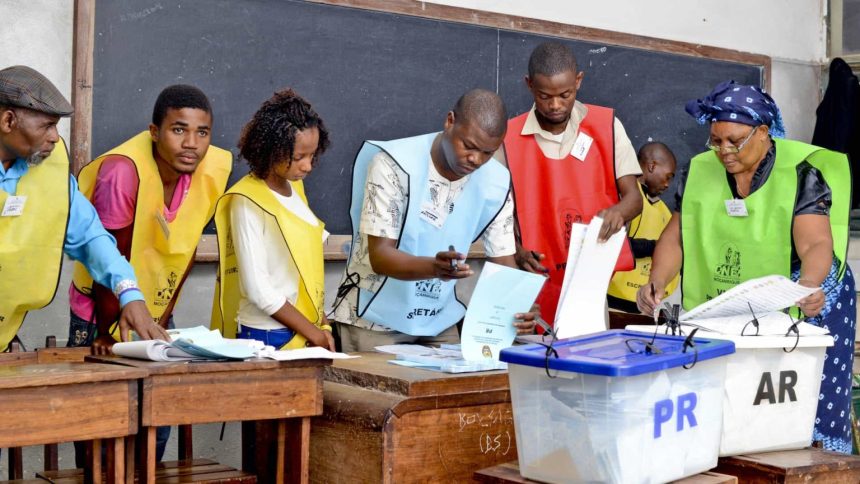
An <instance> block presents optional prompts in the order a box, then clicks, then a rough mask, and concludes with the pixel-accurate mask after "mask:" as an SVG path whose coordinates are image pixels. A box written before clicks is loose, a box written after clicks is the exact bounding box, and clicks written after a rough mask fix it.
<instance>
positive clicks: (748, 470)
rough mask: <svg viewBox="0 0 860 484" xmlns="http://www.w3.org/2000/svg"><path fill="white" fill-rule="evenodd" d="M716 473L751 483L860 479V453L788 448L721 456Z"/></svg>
mask: <svg viewBox="0 0 860 484" xmlns="http://www.w3.org/2000/svg"><path fill="white" fill-rule="evenodd" d="M716 471H717V472H722V473H725V474H731V475H734V476H738V479H740V481H741V482H749V483H759V482H762V483H764V482H767V483H785V484H794V483H807V482H817V483H827V484H841V483H845V484H857V483H858V482H860V456H856V455H846V454H839V453H836V452H828V451H826V450H821V449H801V450H785V451H779V452H763V453H759V454H748V455H738V456H734V457H722V458H720V462H719V464H718V465H717V468H716Z"/></svg>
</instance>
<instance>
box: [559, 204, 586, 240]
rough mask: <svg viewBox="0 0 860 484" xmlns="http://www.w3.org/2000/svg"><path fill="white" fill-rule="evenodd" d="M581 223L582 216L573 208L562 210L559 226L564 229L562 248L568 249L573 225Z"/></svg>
mask: <svg viewBox="0 0 860 484" xmlns="http://www.w3.org/2000/svg"><path fill="white" fill-rule="evenodd" d="M581 223H582V214H581V213H579V211H578V210H576V209H573V208H567V209H563V210H562V212H561V226H562V227H563V228H564V246H565V247H570V234H571V232H572V231H573V224H581Z"/></svg>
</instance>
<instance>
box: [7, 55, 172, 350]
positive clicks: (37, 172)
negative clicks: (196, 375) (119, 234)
mask: <svg viewBox="0 0 860 484" xmlns="http://www.w3.org/2000/svg"><path fill="white" fill-rule="evenodd" d="M71 114H72V106H71V105H70V104H69V102H68V101H66V99H65V98H64V97H63V95H62V94H60V92H59V91H58V90H57V88H56V87H55V86H54V85H53V84H51V82H50V81H49V80H48V79H47V78H45V77H44V76H43V75H42V74H40V73H38V72H36V71H35V70H33V69H31V68H29V67H25V66H13V67H9V68H6V69H3V70H0V161H2V166H0V206H2V214H0V351H4V350H6V348H7V347H8V345H9V343H10V342H11V341H12V340H13V338H15V335H16V333H17V332H18V329H19V328H20V327H21V324H22V323H23V322H24V317H25V316H26V314H27V311H30V310H32V309H38V308H41V307H44V306H45V305H47V304H48V303H49V302H51V300H52V299H53V297H54V293H55V292H56V289H57V283H58V281H59V277H60V269H61V265H62V258H63V253H65V254H66V255H68V256H69V257H71V258H72V259H74V260H77V261H79V262H80V263H81V264H83V266H84V267H87V269H88V270H89V271H90V272H91V273H92V274H93V277H94V278H95V279H96V280H97V281H98V282H99V284H102V285H104V286H105V287H107V288H110V289H106V291H108V292H109V293H110V294H111V295H112V297H114V298H118V299H119V308H122V309H118V318H117V319H118V320H119V327H120V333H121V335H122V337H123V339H127V337H128V332H129V330H130V329H133V330H134V331H135V332H137V334H138V335H139V336H140V337H142V338H145V339H153V338H159V339H168V337H167V333H166V332H165V331H164V330H163V329H162V328H160V327H158V325H156V324H154V323H153V320H152V316H151V315H150V313H149V311H148V310H147V307H146V305H145V304H144V302H143V294H142V293H141V291H140V290H139V289H138V283H137V279H136V278H135V275H134V271H133V270H132V268H131V266H130V265H129V263H128V262H127V261H126V260H125V259H124V258H123V257H122V256H121V255H120V253H119V252H118V251H117V248H116V241H115V240H114V238H113V237H111V236H110V234H108V233H107V232H106V231H105V229H104V227H103V226H102V224H101V222H100V221H99V218H98V215H97V214H96V211H95V210H94V209H93V206H92V205H91V204H90V202H89V201H88V200H87V199H86V198H84V197H83V195H81V193H80V192H79V191H78V185H77V182H76V181H75V179H74V178H73V177H72V176H71V175H70V170H69V156H68V153H67V151H66V145H65V143H64V142H63V140H62V139H61V138H60V136H59V134H58V133H57V122H58V121H59V120H60V117H64V116H70V115H71Z"/></svg>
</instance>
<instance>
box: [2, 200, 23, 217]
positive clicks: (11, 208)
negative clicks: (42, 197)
mask: <svg viewBox="0 0 860 484" xmlns="http://www.w3.org/2000/svg"><path fill="white" fill-rule="evenodd" d="M25 203H27V196H26V195H17V196H16V195H9V197H8V198H6V203H5V204H3V213H2V216H3V217H17V216H19V215H21V214H23V213H24V204H25Z"/></svg>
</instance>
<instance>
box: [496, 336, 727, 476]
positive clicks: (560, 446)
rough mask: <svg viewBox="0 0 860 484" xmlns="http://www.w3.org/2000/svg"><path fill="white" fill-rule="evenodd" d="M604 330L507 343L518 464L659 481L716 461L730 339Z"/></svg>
mask: <svg viewBox="0 0 860 484" xmlns="http://www.w3.org/2000/svg"><path fill="white" fill-rule="evenodd" d="M685 339H686V338H684V337H676V336H663V335H659V336H657V335H654V334H653V333H652V334H645V333H639V332H633V331H621V330H615V331H605V332H601V333H595V334H591V335H587V336H583V337H578V338H572V339H566V340H561V341H556V342H555V343H554V344H553V345H552V350H551V351H549V352H548V349H547V348H546V347H545V346H542V345H539V344H532V345H525V346H519V347H514V348H508V349H505V350H503V351H502V353H501V359H502V361H506V362H508V365H509V366H508V373H509V377H510V389H511V402H512V404H513V411H514V426H515V429H516V437H517V449H518V453H519V464H520V472H521V473H522V475H523V476H524V477H527V478H531V479H536V480H539V481H543V482H551V483H566V482H607V483H624V484H628V483H658V482H667V481H671V480H675V479H680V478H682V477H686V476H690V475H693V474H697V473H700V472H703V471H706V470H708V469H711V468H713V467H715V466H716V465H717V455H718V450H719V446H720V430H721V426H722V411H723V386H724V380H725V372H726V358H723V356H725V355H728V354H731V353H733V352H734V344H733V343H732V342H730V341H721V340H712V339H704V338H693V339H692V340H691V341H692V343H693V346H685Z"/></svg>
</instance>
